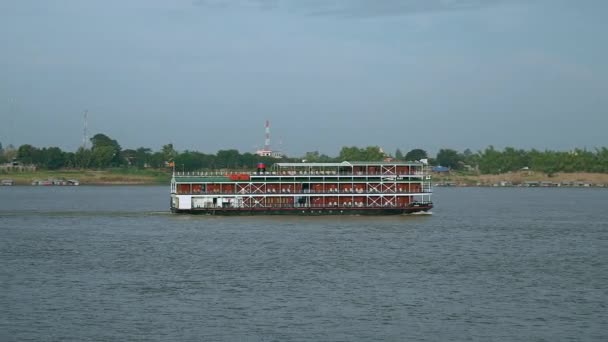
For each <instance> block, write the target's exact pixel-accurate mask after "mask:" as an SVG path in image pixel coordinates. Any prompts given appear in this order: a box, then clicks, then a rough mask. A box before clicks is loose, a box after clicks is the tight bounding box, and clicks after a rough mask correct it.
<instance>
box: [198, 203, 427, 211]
mask: <svg viewBox="0 0 608 342" xmlns="http://www.w3.org/2000/svg"><path fill="white" fill-rule="evenodd" d="M412 203H416V205H415V206H424V205H429V204H432V202H424V203H425V204H424V205H423V204H422V203H423V202H411V203H405V204H396V203H374V204H364V203H358V204H355V203H341V204H327V203H326V204H325V205H323V204H315V203H310V204H298V203H295V204H285V203H283V204H279V203H272V204H259V203H258V204H240V205H233V206H224V205H219V204H210V203H209V204H204V205H198V206H194V207H193V208H192V209H230V208H277V209H281V208H282V209H353V208H408V207H412Z"/></svg>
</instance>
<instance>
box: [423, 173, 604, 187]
mask: <svg viewBox="0 0 608 342" xmlns="http://www.w3.org/2000/svg"><path fill="white" fill-rule="evenodd" d="M432 177H433V181H432V182H433V185H435V186H479V187H585V188H587V187H594V188H598V187H599V188H602V187H608V174H606V173H588V172H573V173H564V172H561V173H555V174H552V175H549V174H546V173H542V172H533V171H522V172H509V173H502V174H497V175H476V174H467V173H453V174H445V175H438V174H434V175H433V176H432Z"/></svg>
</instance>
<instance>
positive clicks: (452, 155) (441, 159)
mask: <svg viewBox="0 0 608 342" xmlns="http://www.w3.org/2000/svg"><path fill="white" fill-rule="evenodd" d="M436 159H437V163H438V164H439V165H441V166H447V167H449V168H451V169H458V168H460V161H461V157H460V155H459V154H458V152H457V151H455V150H451V149H449V148H446V149H441V150H439V153H437V158H436Z"/></svg>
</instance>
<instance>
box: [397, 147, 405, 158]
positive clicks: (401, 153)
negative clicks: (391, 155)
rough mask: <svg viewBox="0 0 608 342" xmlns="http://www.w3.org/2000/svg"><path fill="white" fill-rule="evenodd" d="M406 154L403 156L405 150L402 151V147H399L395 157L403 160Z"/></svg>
mask: <svg viewBox="0 0 608 342" xmlns="http://www.w3.org/2000/svg"><path fill="white" fill-rule="evenodd" d="M403 158H404V156H403V152H401V150H400V149H397V150H396V151H395V159H397V160H403Z"/></svg>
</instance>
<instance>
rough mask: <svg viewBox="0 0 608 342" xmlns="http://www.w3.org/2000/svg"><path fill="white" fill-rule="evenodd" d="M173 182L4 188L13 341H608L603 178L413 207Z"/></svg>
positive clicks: (0, 275)
mask: <svg viewBox="0 0 608 342" xmlns="http://www.w3.org/2000/svg"><path fill="white" fill-rule="evenodd" d="M168 190H169V187H168V186H167V187H127V186H124V187H123V186H120V187H89V186H81V187H30V186H21V187H20V186H14V187H4V188H0V262H1V266H2V267H1V269H0V340H1V341H413V340H416V341H418V340H426V341H469V340H473V341H606V340H608V320H607V313H606V312H608V308H607V304H608V189H525V188H508V189H502V188H438V189H435V195H434V202H435V204H436V208H435V209H434V210H433V214H432V215H416V216H408V217H401V216H400V217H356V216H353V217H215V216H204V217H201V216H182V215H173V214H170V213H169V212H168V205H169V197H168V193H167V192H168Z"/></svg>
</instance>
